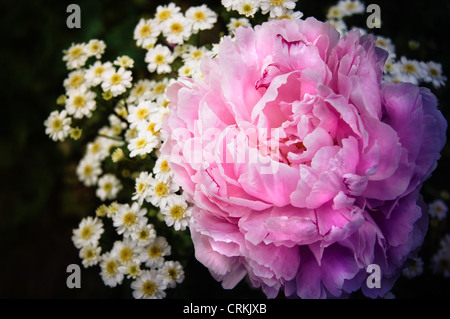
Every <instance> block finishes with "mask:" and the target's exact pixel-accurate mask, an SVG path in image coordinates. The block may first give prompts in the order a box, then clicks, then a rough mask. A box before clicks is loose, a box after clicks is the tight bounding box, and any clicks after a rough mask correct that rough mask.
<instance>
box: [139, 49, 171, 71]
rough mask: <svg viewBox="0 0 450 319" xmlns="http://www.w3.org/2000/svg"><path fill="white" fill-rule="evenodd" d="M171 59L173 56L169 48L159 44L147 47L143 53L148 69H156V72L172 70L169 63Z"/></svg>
mask: <svg viewBox="0 0 450 319" xmlns="http://www.w3.org/2000/svg"><path fill="white" fill-rule="evenodd" d="M173 60H174V56H173V54H172V52H171V51H170V49H169V48H168V47H166V46H163V45H161V44H157V45H156V46H155V47H154V48H151V49H149V50H148V52H147V54H146V55H145V62H147V63H148V65H147V68H148V71H149V72H155V71H156V72H157V73H158V74H162V73H169V72H170V71H172V67H171V66H170V64H171V63H172V62H173Z"/></svg>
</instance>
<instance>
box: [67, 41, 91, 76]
mask: <svg viewBox="0 0 450 319" xmlns="http://www.w3.org/2000/svg"><path fill="white" fill-rule="evenodd" d="M85 46H86V44H85V43H72V45H71V46H70V47H69V49H67V50H64V51H63V53H64V56H63V61H65V62H66V66H67V69H69V70H72V69H78V68H80V67H82V66H84V65H85V64H86V61H87V59H88V58H89V56H88V55H87V54H86V51H85Z"/></svg>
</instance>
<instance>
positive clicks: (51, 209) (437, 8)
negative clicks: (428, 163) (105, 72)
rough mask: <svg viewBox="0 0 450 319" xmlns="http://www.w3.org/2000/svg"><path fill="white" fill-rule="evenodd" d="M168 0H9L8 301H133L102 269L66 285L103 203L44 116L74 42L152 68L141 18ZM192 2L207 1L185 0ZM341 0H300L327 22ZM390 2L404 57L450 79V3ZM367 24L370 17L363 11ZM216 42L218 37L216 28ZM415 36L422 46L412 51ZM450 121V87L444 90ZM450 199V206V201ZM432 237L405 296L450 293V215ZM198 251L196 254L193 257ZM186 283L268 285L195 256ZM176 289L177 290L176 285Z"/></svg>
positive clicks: (4, 252)
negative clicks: (443, 271) (82, 232)
mask: <svg viewBox="0 0 450 319" xmlns="http://www.w3.org/2000/svg"><path fill="white" fill-rule="evenodd" d="M165 2H166V1H151V0H122V1H108V0H102V1H20V2H19V1H0V12H1V18H0V32H1V34H0V41H1V42H0V43H1V49H0V66H1V69H0V88H1V95H0V112H1V113H0V119H1V123H0V131H1V139H0V172H1V175H0V298H130V297H131V293H130V288H129V287H128V285H122V286H120V287H118V288H108V287H106V286H104V285H103V282H102V280H101V277H100V275H99V268H98V267H94V268H90V269H84V268H82V277H81V284H82V288H81V289H68V288H67V287H66V278H67V276H68V274H67V273H66V267H67V265H69V264H73V263H76V264H80V265H81V262H80V259H79V258H78V251H77V250H76V249H75V248H74V246H73V244H72V241H71V236H72V229H73V228H76V227H77V225H78V223H79V221H80V220H81V218H82V217H84V216H89V215H90V216H92V215H93V214H94V212H95V209H96V208H97V206H98V205H99V204H100V202H99V201H98V199H96V197H95V194H94V190H93V189H91V188H86V187H84V186H82V185H81V183H79V182H78V180H77V177H76V173H75V168H76V165H77V164H78V161H79V159H80V158H81V156H82V153H80V149H81V147H80V146H81V145H82V144H79V143H81V142H73V141H70V142H67V143H54V142H53V141H51V140H50V139H49V138H48V136H46V135H45V132H44V131H45V129H44V125H43V122H44V120H45V119H46V118H47V117H48V115H49V113H50V112H51V111H52V110H54V109H56V99H57V97H58V96H59V95H61V94H62V93H64V89H63V86H62V82H63V80H64V78H65V77H66V75H67V71H66V69H65V64H64V62H63V61H62V56H63V54H62V50H63V49H66V48H68V47H69V46H70V44H71V43H72V42H76V43H79V42H87V41H89V40H90V39H92V38H97V39H102V40H104V41H105V42H106V44H107V49H106V52H107V53H106V54H105V58H106V59H112V58H114V57H116V56H118V55H124V54H128V55H130V56H131V57H133V58H134V59H135V63H136V64H137V65H138V66H139V65H141V66H142V65H143V64H142V63H143V60H144V52H143V51H142V50H140V49H138V48H136V46H135V42H134V40H133V30H134V27H135V26H136V24H137V22H138V21H139V18H140V17H141V16H143V15H147V16H148V15H151V14H153V13H154V12H155V7H156V6H157V5H158V4H162V3H165ZM176 2H177V4H178V5H180V6H182V7H183V8H186V7H188V6H191V5H198V4H201V3H202V2H205V3H207V4H208V6H210V7H214V5H212V4H211V3H215V5H217V4H220V2H219V1H214V2H213V1H176ZM70 3H77V4H79V5H80V7H81V26H82V27H81V29H68V28H67V26H66V18H67V16H68V13H66V8H67V5H68V4H70ZM334 3H336V1H320V3H319V1H310V0H300V1H299V6H298V8H299V9H300V10H301V11H303V12H304V13H305V17H306V16H311V15H314V16H315V17H317V18H318V19H321V20H324V19H325V15H326V10H327V7H328V6H329V5H331V4H334ZM366 3H378V4H379V5H380V7H381V14H382V16H381V18H382V21H383V25H382V28H381V29H380V30H379V31H378V32H377V33H378V34H381V35H385V36H388V37H390V38H391V39H392V40H393V41H394V43H395V44H396V46H397V52H398V54H399V55H402V54H404V55H406V56H407V57H408V58H411V59H418V60H423V61H429V60H434V61H437V62H440V63H442V64H443V66H444V73H445V74H446V75H447V76H450V46H449V44H448V41H449V35H448V34H449V33H448V32H449V30H450V22H449V21H450V2H449V1H445V0H439V1H417V2H413V1H392V0H386V1H371V2H366ZM354 20H355V22H359V25H363V23H364V21H365V16H362V17H355V18H354ZM208 36H210V37H211V38H214V37H216V36H217V35H216V34H212V33H209V35H208ZM410 40H415V41H418V42H419V43H420V47H419V48H418V49H416V50H411V49H410V48H409V46H408V42H409V41H410ZM434 93H435V94H436V95H437V96H438V98H439V100H440V103H441V106H440V107H441V110H442V111H443V113H444V115H445V116H446V117H447V118H448V114H449V112H448V107H449V105H448V102H449V101H450V98H449V97H450V96H449V94H450V90H449V89H448V88H442V89H440V90H437V91H436V90H434ZM449 158H450V156H449V149H448V147H446V148H445V150H444V151H443V158H442V159H441V161H440V166H439V167H438V169H437V170H436V171H435V173H434V174H433V176H432V178H431V179H430V180H429V181H427V183H426V184H425V185H424V189H423V195H424V197H425V200H426V201H427V202H430V201H432V200H434V199H436V198H437V197H438V196H439V193H440V192H441V191H443V190H446V191H450V189H449V187H448V177H449V176H450V174H449V171H448V170H449V167H448V165H447V163H448V160H449ZM448 204H449V203H448V202H447V205H448ZM433 227H434V228H433V229H432V231H430V233H429V234H428V235H427V238H426V242H425V244H424V247H423V249H422V252H421V256H423V259H424V261H425V272H424V274H423V275H422V276H421V277H419V278H416V279H412V280H406V279H404V278H402V279H400V280H399V282H398V283H397V285H396V286H395V287H394V290H393V292H394V293H395V294H396V296H397V297H398V298H402V297H404V298H417V297H428V298H441V297H445V298H448V297H450V289H449V287H450V285H449V284H450V281H449V279H448V278H447V279H444V278H442V277H441V276H435V275H433V274H432V273H431V272H430V270H429V266H430V265H429V260H430V257H431V256H432V254H434V253H435V252H436V249H437V248H436V245H437V244H438V242H439V239H440V238H441V236H442V235H443V234H444V233H446V232H447V233H448V232H449V225H448V218H447V220H446V221H444V222H442V223H440V224H439V225H437V226H433ZM192 255H193V254H192ZM185 271H186V275H187V278H186V280H185V282H184V283H183V284H182V285H180V286H179V287H178V288H177V289H175V290H174V291H173V292H170V294H169V297H172V298H183V297H191V298H193V297H200V298H229V297H242V298H255V297H262V296H263V295H262V294H261V293H260V292H259V291H255V290H251V289H249V288H248V287H247V286H246V284H245V282H242V283H241V284H239V286H238V287H237V288H236V289H235V290H232V291H225V290H223V289H221V287H220V285H219V284H218V283H217V282H215V281H214V280H213V279H212V278H211V276H210V275H209V272H208V271H207V270H206V269H205V268H204V267H203V266H202V265H200V264H199V263H198V262H196V260H195V259H194V258H193V257H192V258H190V259H189V260H187V261H186V268H185ZM168 292H169V291H168Z"/></svg>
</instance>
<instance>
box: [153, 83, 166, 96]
mask: <svg viewBox="0 0 450 319" xmlns="http://www.w3.org/2000/svg"><path fill="white" fill-rule="evenodd" d="M165 90H166V85H165V84H158V85H157V86H155V88H154V89H153V92H155V94H163V93H164V91H165Z"/></svg>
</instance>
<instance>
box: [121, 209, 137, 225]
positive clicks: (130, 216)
mask: <svg viewBox="0 0 450 319" xmlns="http://www.w3.org/2000/svg"><path fill="white" fill-rule="evenodd" d="M122 221H123V224H124V225H125V226H127V227H131V226H133V224H134V223H135V222H136V214H135V213H133V212H128V213H126V214H125V215H123V219H122Z"/></svg>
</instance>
